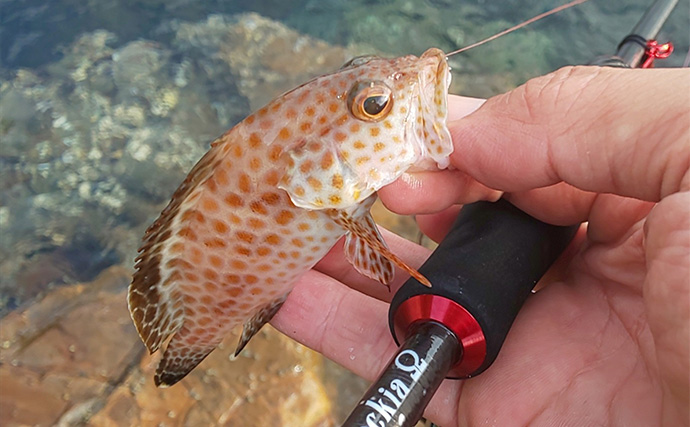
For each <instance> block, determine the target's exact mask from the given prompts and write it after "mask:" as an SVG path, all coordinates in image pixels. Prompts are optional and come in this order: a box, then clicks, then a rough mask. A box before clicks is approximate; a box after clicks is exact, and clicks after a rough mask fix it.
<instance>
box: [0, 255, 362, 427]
mask: <svg viewBox="0 0 690 427" xmlns="http://www.w3.org/2000/svg"><path fill="white" fill-rule="evenodd" d="M130 273H131V271H130V270H129V269H128V268H125V267H120V266H115V267H111V268H109V269H107V270H105V271H104V272H103V273H101V275H99V276H98V278H97V279H96V280H95V281H93V282H91V283H84V284H76V285H72V286H68V287H62V288H60V289H57V290H55V291H53V292H51V293H49V294H48V295H46V296H45V297H44V298H42V299H41V300H40V301H37V302H36V303H35V304H32V305H31V306H29V307H27V308H25V309H20V310H16V311H13V312H11V313H10V314H8V315H7V316H6V317H5V318H3V319H2V324H3V327H2V331H1V332H0V344H1V345H0V394H1V395H2V399H1V400H0V419H2V420H3V425H5V426H19V425H36V426H51V425H82V424H87V425H93V426H112V425H118V426H124V425H143V426H161V425H166V426H198V425H247V426H251V425H256V426H260V425H275V426H281V425H283V426H298V425H299V426H330V425H334V423H335V420H336V418H339V417H342V415H341V413H343V411H347V410H348V409H349V407H348V408H338V407H334V405H336V403H335V402H339V401H340V400H342V398H343V396H339V393H340V392H341V391H342V390H341V389H340V384H341V381H340V379H341V378H340V377H341V375H342V373H338V372H335V371H333V369H332V368H331V367H330V366H329V369H328V370H327V369H326V368H325V364H324V361H323V359H322V358H321V356H320V355H318V354H316V353H314V352H312V351H311V350H308V349H306V348H304V347H302V346H300V345H299V344H297V343H295V342H294V341H292V340H290V339H289V338H286V337H285V336H283V335H281V334H280V333H278V332H277V331H275V330H273V329H272V328H270V327H266V328H264V330H263V331H262V332H261V333H259V334H258V335H257V336H256V337H255V338H254V339H253V340H252V344H251V346H250V347H249V348H248V349H247V351H245V352H243V354H242V355H240V356H239V357H238V358H237V359H236V360H231V354H232V352H233V349H234V347H235V342H236V340H237V336H229V337H228V338H227V340H226V341H225V344H224V345H222V346H221V347H219V348H218V349H216V350H215V351H214V352H213V353H211V355H210V356H209V357H208V358H207V359H206V360H205V361H204V362H203V364H202V365H200V366H199V367H198V368H197V369H195V370H194V371H193V372H192V373H191V374H190V375H189V376H188V377H187V378H185V379H184V380H183V381H182V382H181V383H179V384H178V385H175V386H173V387H171V388H168V389H158V388H156V387H155V385H154V384H153V373H154V370H155V366H156V363H157V357H151V356H148V355H147V354H146V351H145V349H144V346H143V344H141V342H139V338H138V337H137V334H136V331H135V330H134V327H133V326H132V324H131V321H130V319H129V314H128V312H127V307H126V304H125V292H126V287H127V284H128V282H129V280H130ZM334 372H335V373H334ZM349 383H350V384H352V381H349ZM351 389H352V387H350V391H351ZM357 391H358V393H361V386H360V387H358V388H357ZM344 397H345V401H348V402H351V401H352V398H351V397H349V396H344ZM355 398H356V397H355ZM352 403H354V402H352Z"/></svg>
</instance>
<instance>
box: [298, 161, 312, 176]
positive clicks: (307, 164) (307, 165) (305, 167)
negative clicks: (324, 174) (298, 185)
mask: <svg viewBox="0 0 690 427" xmlns="http://www.w3.org/2000/svg"><path fill="white" fill-rule="evenodd" d="M313 166H314V163H313V162H312V161H311V160H305V161H304V162H302V164H301V165H300V166H299V170H300V172H302V173H303V174H307V173H309V172H310V171H311V169H312V167H313Z"/></svg>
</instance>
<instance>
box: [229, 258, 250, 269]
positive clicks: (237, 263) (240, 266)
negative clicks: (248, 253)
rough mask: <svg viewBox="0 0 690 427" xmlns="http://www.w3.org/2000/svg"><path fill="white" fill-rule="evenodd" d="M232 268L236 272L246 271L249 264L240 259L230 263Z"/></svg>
mask: <svg viewBox="0 0 690 427" xmlns="http://www.w3.org/2000/svg"><path fill="white" fill-rule="evenodd" d="M230 266H232V268H234V269H236V270H244V269H245V268H247V263H246V262H244V261H240V260H238V259H233V260H231V261H230Z"/></svg>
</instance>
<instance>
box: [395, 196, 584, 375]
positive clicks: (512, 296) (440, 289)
mask: <svg viewBox="0 0 690 427" xmlns="http://www.w3.org/2000/svg"><path fill="white" fill-rule="evenodd" d="M577 229H578V226H567V227H563V226H555V225H550V224H546V223H544V222H542V221H539V220H537V219H535V218H533V217H531V216H529V215H527V214H526V213H524V212H522V211H521V210H519V209H518V208H516V207H515V206H513V205H512V204H511V203H509V202H508V201H506V200H504V199H501V200H499V201H498V202H495V203H491V202H477V203H473V204H470V205H466V206H464V207H463V209H462V210H461V211H460V214H459V215H458V217H457V219H456V220H455V222H454V224H453V226H452V228H451V230H450V232H449V233H448V235H447V236H446V237H445V238H444V239H443V241H442V242H441V244H440V245H439V246H438V248H437V249H436V250H435V251H434V252H433V253H432V254H431V256H430V257H429V259H428V260H427V261H426V262H425V263H424V265H423V266H422V267H421V268H420V269H419V271H420V272H421V273H422V274H423V275H424V276H425V277H426V278H427V279H429V281H431V284H432V287H431V288H427V287H426V286H424V285H422V284H421V283H419V282H418V281H416V280H414V279H410V280H408V281H407V282H406V283H405V284H404V285H403V287H402V288H401V289H400V290H399V291H398V292H397V293H396V294H395V296H394V298H393V301H392V302H391V309H390V311H389V323H390V325H391V330H392V332H393V336H394V337H395V339H396V342H398V343H400V342H401V341H403V340H404V339H405V336H396V330H395V324H394V321H395V317H396V312H397V311H398V309H399V308H400V306H401V304H403V303H404V302H405V301H406V300H408V299H410V298H412V297H417V296H419V295H424V294H432V295H439V296H441V297H445V298H448V299H450V300H452V301H454V302H456V303H458V304H459V305H461V306H462V307H463V308H465V309H466V310H467V311H468V312H469V313H470V314H471V315H472V316H473V317H474V319H475V320H476V322H477V323H478V324H479V327H480V328H481V331H482V332H483V334H484V338H485V341H486V355H485V357H484V360H483V362H482V363H481V364H480V365H478V366H479V367H478V368H476V369H474V368H473V369H472V372H469V373H467V372H466V373H464V374H462V375H452V372H451V375H450V377H455V378H468V377H471V376H474V375H477V374H479V373H481V372H482V371H484V370H485V369H486V368H487V367H489V366H490V365H491V363H493V361H494V359H495V358H496V356H497V355H498V352H499V350H500V348H501V346H502V344H503V341H504V340H505V337H506V335H507V334H508V330H509V329H510V326H511V325H512V323H513V320H514V319H515V317H516V316H517V313H518V311H519V310H520V307H521V306H522V304H523V303H524V301H525V299H526V298H527V297H528V295H529V294H530V293H531V290H532V288H533V287H534V285H535V284H536V283H537V281H538V280H539V279H540V278H541V277H542V276H543V275H544V273H545V272H546V271H547V270H548V268H549V267H550V266H551V264H552V263H553V262H554V261H555V260H556V258H558V256H559V255H560V254H561V253H562V252H563V251H564V250H565V248H566V247H567V246H568V244H569V243H570V241H571V240H572V238H573V237H574V235H575V233H576V232H577ZM405 333H406V332H405ZM398 334H401V332H400V331H398ZM458 338H459V340H460V341H462V338H463V337H458Z"/></svg>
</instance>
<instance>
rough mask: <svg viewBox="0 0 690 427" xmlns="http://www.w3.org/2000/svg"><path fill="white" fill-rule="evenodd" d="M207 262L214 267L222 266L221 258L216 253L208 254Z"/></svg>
mask: <svg viewBox="0 0 690 427" xmlns="http://www.w3.org/2000/svg"><path fill="white" fill-rule="evenodd" d="M208 262H209V263H211V265H212V266H214V267H216V268H220V267H222V266H223V260H222V259H221V257H219V256H218V255H209V256H208Z"/></svg>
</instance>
